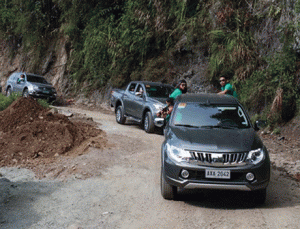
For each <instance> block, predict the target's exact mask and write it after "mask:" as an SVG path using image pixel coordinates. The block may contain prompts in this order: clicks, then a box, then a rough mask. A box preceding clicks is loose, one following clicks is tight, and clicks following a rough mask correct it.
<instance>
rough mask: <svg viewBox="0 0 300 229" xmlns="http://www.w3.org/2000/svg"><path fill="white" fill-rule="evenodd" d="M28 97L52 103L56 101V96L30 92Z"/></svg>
mask: <svg viewBox="0 0 300 229" xmlns="http://www.w3.org/2000/svg"><path fill="white" fill-rule="evenodd" d="M29 95H30V96H31V97H34V98H39V99H48V100H51V101H54V100H55V99H56V94H45V93H42V92H39V91H30V92H29Z"/></svg>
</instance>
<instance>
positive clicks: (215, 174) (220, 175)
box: [205, 169, 230, 179]
mask: <svg viewBox="0 0 300 229" xmlns="http://www.w3.org/2000/svg"><path fill="white" fill-rule="evenodd" d="M205 178H216V179H230V170H220V169H206V170H205Z"/></svg>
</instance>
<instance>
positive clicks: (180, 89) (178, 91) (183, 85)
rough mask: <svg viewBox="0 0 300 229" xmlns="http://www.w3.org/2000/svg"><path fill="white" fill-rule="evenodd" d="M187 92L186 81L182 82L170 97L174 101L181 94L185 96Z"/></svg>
mask: <svg viewBox="0 0 300 229" xmlns="http://www.w3.org/2000/svg"><path fill="white" fill-rule="evenodd" d="M186 92H187V83H186V81H185V80H180V81H179V83H178V84H177V86H176V89H175V90H174V91H173V92H172V94H171V95H170V98H173V99H174V100H175V99H176V98H177V97H178V96H179V95H181V94H185V93H186Z"/></svg>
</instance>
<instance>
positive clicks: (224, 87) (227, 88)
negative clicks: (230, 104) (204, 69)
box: [218, 76, 238, 98]
mask: <svg viewBox="0 0 300 229" xmlns="http://www.w3.org/2000/svg"><path fill="white" fill-rule="evenodd" d="M220 85H221V91H220V92H219V93H218V94H221V95H226V94H227V95H232V96H233V97H235V98H238V95H237V93H236V91H235V90H234V89H233V87H232V85H231V84H230V83H229V80H228V78H227V77H224V76H222V77H221V78H220Z"/></svg>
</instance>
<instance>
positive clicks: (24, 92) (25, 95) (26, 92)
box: [22, 89, 29, 98]
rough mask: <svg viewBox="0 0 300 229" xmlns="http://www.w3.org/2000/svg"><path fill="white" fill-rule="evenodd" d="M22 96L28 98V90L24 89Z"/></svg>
mask: <svg viewBox="0 0 300 229" xmlns="http://www.w3.org/2000/svg"><path fill="white" fill-rule="evenodd" d="M22 95H23V97H25V98H28V97H29V93H28V89H24V91H23V94H22Z"/></svg>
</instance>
